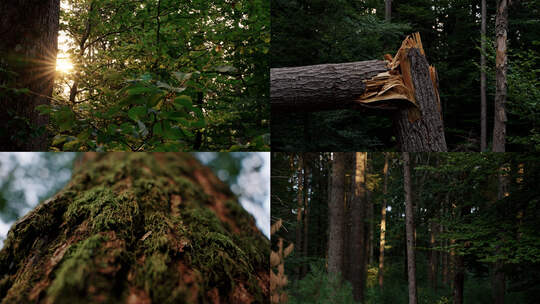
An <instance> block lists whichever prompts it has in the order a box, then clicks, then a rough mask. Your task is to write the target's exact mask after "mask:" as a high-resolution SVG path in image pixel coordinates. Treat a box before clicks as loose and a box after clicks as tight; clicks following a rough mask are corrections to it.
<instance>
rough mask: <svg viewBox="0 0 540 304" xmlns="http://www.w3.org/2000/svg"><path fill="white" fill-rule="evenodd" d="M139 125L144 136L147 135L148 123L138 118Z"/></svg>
mask: <svg viewBox="0 0 540 304" xmlns="http://www.w3.org/2000/svg"><path fill="white" fill-rule="evenodd" d="M137 125H138V126H139V132H140V133H141V135H142V137H146V136H147V135H148V129H147V128H146V125H145V124H144V123H143V122H142V121H140V120H137Z"/></svg>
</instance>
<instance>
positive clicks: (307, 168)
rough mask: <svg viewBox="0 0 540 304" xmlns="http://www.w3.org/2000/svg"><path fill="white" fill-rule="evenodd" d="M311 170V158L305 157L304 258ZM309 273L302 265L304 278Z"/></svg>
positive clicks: (307, 237)
mask: <svg viewBox="0 0 540 304" xmlns="http://www.w3.org/2000/svg"><path fill="white" fill-rule="evenodd" d="M310 172H311V169H310V167H309V157H304V239H303V242H302V247H303V254H304V257H307V256H308V240H309V235H308V231H309V230H308V224H309V223H308V220H309V188H310V184H309V182H310V181H309V175H310ZM307 272H308V263H307V262H304V263H302V277H303V276H305V275H306V274H307Z"/></svg>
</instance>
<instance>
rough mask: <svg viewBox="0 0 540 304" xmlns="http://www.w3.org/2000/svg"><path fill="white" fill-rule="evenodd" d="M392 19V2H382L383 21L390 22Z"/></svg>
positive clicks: (386, 0) (385, 0)
mask: <svg viewBox="0 0 540 304" xmlns="http://www.w3.org/2000/svg"><path fill="white" fill-rule="evenodd" d="M391 19H392V0H384V20H386V22H390V20H391Z"/></svg>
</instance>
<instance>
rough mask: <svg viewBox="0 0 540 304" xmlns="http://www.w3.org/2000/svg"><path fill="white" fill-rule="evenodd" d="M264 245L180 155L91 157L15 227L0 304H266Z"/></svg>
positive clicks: (1, 260)
mask: <svg viewBox="0 0 540 304" xmlns="http://www.w3.org/2000/svg"><path fill="white" fill-rule="evenodd" d="M269 255H270V245H269V241H268V239H267V238H266V237H264V236H263V235H262V234H261V233H260V232H259V230H258V229H257V228H256V226H255V223H254V220H253V218H252V217H251V216H250V215H249V214H247V213H246V211H244V210H243V209H242V207H241V206H240V205H239V204H238V201H237V199H236V198H235V196H234V195H233V194H232V193H231V192H230V190H229V188H228V187H227V186H226V185H224V184H223V183H222V182H221V181H219V180H218V179H217V178H216V176H215V175H214V174H212V172H211V171H210V169H208V168H207V167H205V166H203V165H201V164H200V163H199V162H198V161H197V160H196V159H194V158H193V156H191V155H190V154H186V153H164V154H160V153H155V154H145V153H109V154H98V153H88V154H85V155H84V156H83V157H82V161H80V162H79V163H78V165H77V166H76V167H75V171H74V175H73V177H72V179H71V181H70V182H69V184H68V185H67V186H66V187H65V188H64V189H63V190H61V191H60V192H59V193H58V194H56V195H55V196H53V197H52V198H50V199H48V200H46V201H45V202H43V203H41V204H40V205H38V207H36V208H35V209H34V210H33V211H31V212H30V213H28V214H27V215H26V216H24V217H23V218H22V219H20V220H19V221H17V223H16V224H14V225H13V227H12V228H11V230H10V232H9V234H8V237H7V240H6V241H5V245H4V248H3V249H2V250H1V251H0V302H1V303H3V304H4V303H103V302H104V303H225V302H226V303H265V302H269V297H270V293H269V281H270V276H269V269H270V265H269Z"/></svg>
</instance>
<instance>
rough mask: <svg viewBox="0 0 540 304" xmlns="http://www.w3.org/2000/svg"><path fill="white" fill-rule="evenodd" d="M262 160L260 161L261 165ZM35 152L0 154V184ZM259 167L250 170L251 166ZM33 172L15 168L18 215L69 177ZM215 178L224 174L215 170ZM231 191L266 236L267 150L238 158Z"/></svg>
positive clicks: (2, 232) (2, 226)
mask: <svg viewBox="0 0 540 304" xmlns="http://www.w3.org/2000/svg"><path fill="white" fill-rule="evenodd" d="M62 155H63V158H64V161H66V162H69V161H70V160H73V158H74V157H75V153H68V152H66V153H62ZM196 156H197V157H198V158H199V159H200V160H201V161H202V162H203V163H207V162H208V161H210V160H212V158H213V154H212V153H208V154H206V153H196ZM261 160H262V164H261ZM39 161H40V155H39V153H8V152H5V153H0V185H1V184H3V183H2V182H3V179H5V178H6V175H7V173H8V172H9V171H10V170H11V169H12V168H13V167H14V166H16V165H19V166H21V168H23V167H24V166H27V165H32V164H36V163H39ZM259 166H260V167H261V169H260V170H258V171H255V170H253V168H254V167H259ZM33 169H34V170H33V172H26V171H25V170H16V171H15V173H16V174H15V179H14V181H15V182H14V185H13V187H14V188H15V189H16V190H22V191H23V192H24V200H25V201H26V204H24V202H22V204H21V206H24V205H28V206H27V207H22V208H23V210H21V211H22V212H21V213H22V214H26V213H27V212H29V211H30V210H31V209H32V208H33V206H35V205H37V204H38V202H39V198H40V197H43V196H45V195H47V194H48V193H49V192H50V191H51V187H52V186H51V185H52V184H54V185H55V186H56V187H59V188H62V187H63V186H64V185H65V184H67V182H68V181H69V179H70V177H71V170H70V169H67V168H66V169H62V170H49V169H47V168H40V169H38V170H35V168H33ZM216 174H217V175H218V177H219V176H220V175H223V174H226V173H223V172H220V171H219V170H218V172H216ZM231 190H232V191H233V192H235V194H237V195H239V197H240V203H241V204H242V206H243V207H244V209H246V210H247V211H248V212H249V213H250V214H252V215H253V216H254V217H255V220H256V223H257V226H258V227H259V229H260V230H261V231H262V232H263V233H264V234H265V235H266V236H267V237H268V238H270V153H269V152H252V153H250V155H249V156H247V157H245V158H244V159H243V161H242V169H241V171H240V174H239V176H238V180H237V183H236V184H234V185H232V186H231ZM12 224H13V222H4V221H3V220H2V219H0V247H1V246H2V244H3V240H4V239H5V238H6V236H7V232H8V231H9V228H10V227H11V225H12Z"/></svg>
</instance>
